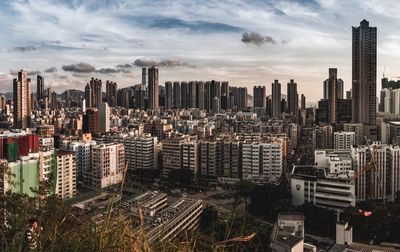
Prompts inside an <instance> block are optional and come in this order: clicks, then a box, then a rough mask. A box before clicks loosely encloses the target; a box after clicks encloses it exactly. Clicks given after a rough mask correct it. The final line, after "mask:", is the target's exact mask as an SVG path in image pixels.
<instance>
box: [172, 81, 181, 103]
mask: <svg viewBox="0 0 400 252" xmlns="http://www.w3.org/2000/svg"><path fill="white" fill-rule="evenodd" d="M173 93H174V94H173V101H172V107H174V108H180V107H181V85H180V83H179V81H174V87H173Z"/></svg>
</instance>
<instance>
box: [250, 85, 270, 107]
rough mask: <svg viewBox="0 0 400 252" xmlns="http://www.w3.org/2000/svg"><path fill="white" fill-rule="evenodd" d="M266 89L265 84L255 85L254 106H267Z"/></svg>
mask: <svg viewBox="0 0 400 252" xmlns="http://www.w3.org/2000/svg"><path fill="white" fill-rule="evenodd" d="M266 98H267V97H266V91H265V86H254V87H253V107H254V108H265V107H266Z"/></svg>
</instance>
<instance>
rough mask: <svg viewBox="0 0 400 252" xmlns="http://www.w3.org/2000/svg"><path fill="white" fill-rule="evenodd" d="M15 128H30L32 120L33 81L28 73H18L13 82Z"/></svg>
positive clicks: (22, 71)
mask: <svg viewBox="0 0 400 252" xmlns="http://www.w3.org/2000/svg"><path fill="white" fill-rule="evenodd" d="M13 91H14V92H13V106H14V128H17V129H24V128H28V127H29V125H30V119H31V109H32V106H31V79H29V78H27V73H26V71H24V70H22V69H21V71H19V72H18V78H17V79H14V82H13Z"/></svg>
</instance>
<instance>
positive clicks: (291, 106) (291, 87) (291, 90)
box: [287, 80, 299, 117]
mask: <svg viewBox="0 0 400 252" xmlns="http://www.w3.org/2000/svg"><path fill="white" fill-rule="evenodd" d="M287 101H288V107H287V108H288V109H287V112H288V114H290V115H292V116H295V117H297V111H298V110H299V94H298V93H297V83H296V82H294V80H290V82H288V84H287Z"/></svg>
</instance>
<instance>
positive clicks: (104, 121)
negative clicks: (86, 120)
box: [98, 102, 111, 132]
mask: <svg viewBox="0 0 400 252" xmlns="http://www.w3.org/2000/svg"><path fill="white" fill-rule="evenodd" d="M110 114H111V112H110V107H109V106H108V103H107V102H102V103H100V106H99V122H98V123H99V132H109V131H110Z"/></svg>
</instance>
